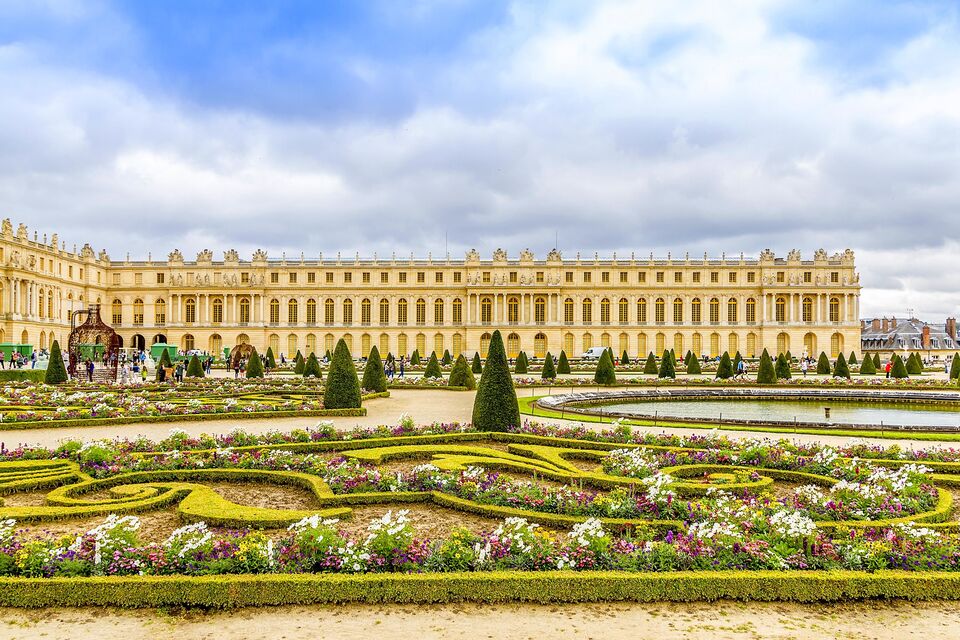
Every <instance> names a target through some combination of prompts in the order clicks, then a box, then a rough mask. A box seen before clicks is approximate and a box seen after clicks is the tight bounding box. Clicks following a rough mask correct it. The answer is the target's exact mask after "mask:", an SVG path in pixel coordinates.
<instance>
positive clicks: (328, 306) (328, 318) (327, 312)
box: [323, 298, 336, 326]
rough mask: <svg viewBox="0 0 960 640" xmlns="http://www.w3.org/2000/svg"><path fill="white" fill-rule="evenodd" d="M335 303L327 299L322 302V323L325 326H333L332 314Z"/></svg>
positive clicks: (331, 299)
mask: <svg viewBox="0 0 960 640" xmlns="http://www.w3.org/2000/svg"><path fill="white" fill-rule="evenodd" d="M335 308H336V307H335V303H334V301H333V298H327V299H326V300H324V301H323V323H324V324H326V325H328V326H329V325H332V324H333V314H334V309H335Z"/></svg>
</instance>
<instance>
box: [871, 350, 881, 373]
mask: <svg viewBox="0 0 960 640" xmlns="http://www.w3.org/2000/svg"><path fill="white" fill-rule="evenodd" d="M873 368H874V369H876V370H877V371H879V370H880V354H879V353H875V354H873Z"/></svg>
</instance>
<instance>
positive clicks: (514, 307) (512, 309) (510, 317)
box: [507, 296, 520, 324]
mask: <svg viewBox="0 0 960 640" xmlns="http://www.w3.org/2000/svg"><path fill="white" fill-rule="evenodd" d="M507 322H509V323H510V324H517V323H518V322H520V298H518V297H517V296H510V297H508V298H507Z"/></svg>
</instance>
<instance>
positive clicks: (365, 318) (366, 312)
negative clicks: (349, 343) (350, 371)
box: [360, 298, 371, 355]
mask: <svg viewBox="0 0 960 640" xmlns="http://www.w3.org/2000/svg"><path fill="white" fill-rule="evenodd" d="M370 316H371V304H370V298H364V299H363V300H361V301H360V322H361V323H362V324H363V326H365V327H369V326H370V322H371V319H370ZM368 353H370V349H367V350H366V351H365V352H364V353H363V355H367V354H368Z"/></svg>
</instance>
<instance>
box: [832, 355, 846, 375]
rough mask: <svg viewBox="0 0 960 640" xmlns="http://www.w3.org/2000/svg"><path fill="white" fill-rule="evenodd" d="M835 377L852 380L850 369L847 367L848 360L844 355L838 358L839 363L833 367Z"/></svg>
mask: <svg viewBox="0 0 960 640" xmlns="http://www.w3.org/2000/svg"><path fill="white" fill-rule="evenodd" d="M833 377H834V378H846V379H848V380H849V379H850V367H848V366H847V359H846V358H844V357H843V354H842V353H841V354H840V355H838V356H837V363H836V364H835V365H834V366H833Z"/></svg>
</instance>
